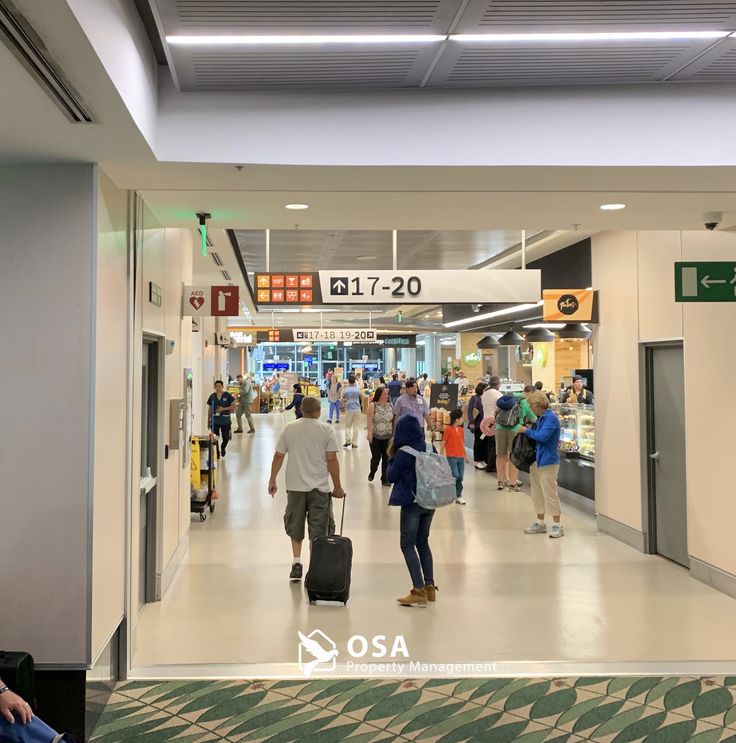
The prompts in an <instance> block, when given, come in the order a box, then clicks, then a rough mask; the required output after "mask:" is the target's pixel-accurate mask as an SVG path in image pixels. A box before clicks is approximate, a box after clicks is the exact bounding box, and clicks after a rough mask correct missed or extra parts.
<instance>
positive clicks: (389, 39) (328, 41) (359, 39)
mask: <svg viewBox="0 0 736 743" xmlns="http://www.w3.org/2000/svg"><path fill="white" fill-rule="evenodd" d="M446 38H447V37H446V36H444V35H435V34H382V35H378V34H372V35H366V34H324V35H313V34H281V35H276V34H273V35H267V36H256V35H243V36H232V35H216V36H212V35H198V36H184V35H182V36H180V35H171V36H167V37H166V41H167V42H168V43H169V44H171V45H173V46H311V45H319V46H325V45H339V44H348V45H350V44H355V45H360V46H362V45H368V44H412V45H413V44H431V43H436V42H441V41H445V39H446Z"/></svg>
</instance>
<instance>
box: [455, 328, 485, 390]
mask: <svg viewBox="0 0 736 743" xmlns="http://www.w3.org/2000/svg"><path fill="white" fill-rule="evenodd" d="M485 336H486V334H485V333H460V369H461V370H462V371H463V373H464V374H465V376H466V377H467V378H468V379H469V380H470V383H471V385H475V384H477V383H478V382H479V381H480V380H482V379H483V359H482V357H481V359H480V360H479V361H478V363H477V364H475V366H470V364H468V363H467V362H466V361H465V356H466V355H467V354H470V353H476V354H478V355H479V356H481V352H480V350H479V349H478V346H477V343H478V341H480V340H482V339H483V338H485Z"/></svg>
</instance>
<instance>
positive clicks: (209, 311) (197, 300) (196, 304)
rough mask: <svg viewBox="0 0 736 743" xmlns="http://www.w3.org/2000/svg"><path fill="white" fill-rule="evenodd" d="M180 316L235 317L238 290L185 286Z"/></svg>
mask: <svg viewBox="0 0 736 743" xmlns="http://www.w3.org/2000/svg"><path fill="white" fill-rule="evenodd" d="M182 314H183V315H192V316H197V317H237V316H238V315H239V314H240V288H239V287H237V286H229V285H226V286H185V287H184V296H183V299H182Z"/></svg>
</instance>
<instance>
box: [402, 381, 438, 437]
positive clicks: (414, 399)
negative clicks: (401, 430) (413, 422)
mask: <svg viewBox="0 0 736 743" xmlns="http://www.w3.org/2000/svg"><path fill="white" fill-rule="evenodd" d="M418 391H419V390H418V388H417V383H416V381H415V380H414V379H413V378H412V379H408V380H407V382H406V392H405V393H404V394H403V395H402V396H401V397H400V398H399V399H398V400H397V401H396V404H395V405H394V431H396V424H397V423H398V422H399V418H401V417H402V416H404V415H413V416H414V417H415V418H416V419H417V420H418V421H419V425H420V426H421V427H422V428H424V424H425V423H426V424H427V426H428V428H429V430H430V431H431V430H432V418H431V416H430V415H429V405H428V404H427V401H426V400H425V399H424V398H423V397H422V396H421V395H418V394H417V393H418Z"/></svg>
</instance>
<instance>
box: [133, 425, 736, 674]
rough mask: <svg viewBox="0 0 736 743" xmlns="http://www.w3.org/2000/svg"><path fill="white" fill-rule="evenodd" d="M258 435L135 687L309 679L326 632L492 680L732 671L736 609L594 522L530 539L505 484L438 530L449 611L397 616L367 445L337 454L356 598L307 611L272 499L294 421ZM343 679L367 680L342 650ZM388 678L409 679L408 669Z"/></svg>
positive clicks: (143, 653) (147, 632)
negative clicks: (313, 645)
mask: <svg viewBox="0 0 736 743" xmlns="http://www.w3.org/2000/svg"><path fill="white" fill-rule="evenodd" d="M255 420H256V425H257V429H258V430H257V433H256V434H255V435H254V436H248V435H239V436H236V437H235V440H234V442H233V444H232V445H231V447H230V449H229V451H228V456H227V458H226V459H225V460H224V462H223V463H222V470H221V481H220V487H219V489H220V493H221V496H222V497H221V498H220V500H219V501H218V502H217V510H216V512H215V514H214V515H212V516H210V517H209V518H208V519H207V521H206V522H205V523H200V522H199V521H198V520H197V518H196V516H194V515H193V516H192V524H191V539H190V548H189V551H188V554H187V556H186V558H185V559H184V562H183V564H182V566H181V568H180V569H179V571H178V573H177V575H176V577H175V578H174V581H173V583H172V585H171V587H170V589H169V591H168V593H167V594H166V596H165V597H164V599H163V601H161V602H160V603H155V604H149V605H147V606H145V607H144V609H143V611H142V612H141V614H140V616H139V622H138V628H137V633H136V638H137V646H136V648H135V655H134V661H133V665H134V668H135V671H134V674H135V675H137V677H139V678H143V677H151V678H161V677H171V676H177V675H179V676H182V677H187V676H201V677H215V678H223V677H225V676H228V677H231V678H238V677H243V676H249V677H265V676H271V677H289V676H293V677H298V676H300V675H301V672H300V670H299V668H298V666H297V652H298V647H299V638H298V635H297V632H298V631H301V632H303V633H304V634H305V635H306V634H309V633H311V632H312V631H313V630H315V629H319V630H321V631H322V632H323V633H325V634H326V635H327V636H329V637H330V638H332V639H333V640H334V641H335V643H336V644H337V645H338V646H339V647H341V648H343V649H344V648H345V647H346V646H347V642H348V638H350V637H351V636H354V635H362V636H364V637H366V638H368V640H369V642H370V639H371V638H373V637H374V636H376V635H383V636H386V637H387V638H388V644H389V645H391V644H392V642H393V638H394V637H395V636H396V635H401V636H403V637H404V639H405V642H406V646H407V650H408V655H409V657H410V659H411V661H416V662H420V663H433V664H449V663H455V664H457V663H484V664H485V665H484V666H483V668H482V669H480V670H479V671H478V673H481V674H482V675H490V674H492V673H507V674H508V675H524V674H525V673H547V674H555V673H560V674H563V673H589V672H598V673H603V672H606V673H619V672H623V673H636V672H645V673H656V672H661V673H681V674H693V675H700V674H709V673H723V674H726V675H727V674H728V673H730V671H731V670H734V669H736V663H730V662H729V661H732V660H733V659H735V658H736V643H734V640H733V637H734V627H736V600H733V599H731V598H729V597H727V596H725V595H723V594H721V593H719V592H717V591H715V590H714V589H712V588H710V587H708V586H706V585H704V584H702V583H700V582H698V581H696V580H693V579H691V578H690V576H689V574H688V572H687V571H685V570H684V569H682V568H680V567H678V566H677V565H675V564H673V563H670V562H668V561H667V560H665V559H662V558H659V557H656V556H647V555H642V554H640V553H638V552H637V551H635V550H633V549H632V548H630V547H628V546H626V545H624V544H622V543H621V542H618V541H617V540H615V539H613V538H611V537H608V536H606V535H603V534H599V533H598V532H597V530H596V528H595V524H594V522H593V520H592V518H591V517H588V516H585V515H584V514H582V513H573V512H572V511H571V510H570V509H568V510H567V511H566V512H565V513H564V515H563V523H564V524H565V527H566V530H567V533H566V536H565V537H564V538H562V539H559V540H552V539H549V538H547V537H546V536H543V535H542V536H537V535H535V536H528V535H525V534H524V533H523V529H524V527H525V526H527V525H528V524H529V522H530V520H531V518H532V514H531V504H530V500H529V497H528V494H527V493H513V494H511V493H507V492H503V493H497V492H496V490H495V487H494V486H495V480H494V478H493V477H492V476H490V475H487V474H485V473H483V472H476V471H474V470H473V469H472V467H471V468H470V469H469V470H467V471H466V480H465V494H464V495H465V498H466V499H467V501H468V505H467V506H456V505H453V506H451V507H448V508H445V509H442V510H441V511H439V512H438V513H437V514H436V516H435V520H434V524H433V528H432V536H431V545H432V549H433V551H434V557H435V564H436V582H437V584H438V586H439V596H438V601H437V603H436V604H435V605H430V607H429V608H427V609H406V608H401V607H399V606H397V605H396V604H395V602H394V598H395V597H396V596H398V595H401V594H403V593H405V592H406V591H407V590H408V589H409V587H410V583H409V580H408V575H407V572H406V568H405V566H404V562H403V558H402V555H401V552H400V550H399V546H398V522H399V512H398V509H395V508H389V507H387V505H386V501H387V496H388V492H387V489H386V488H382V487H381V485H380V483H379V482H373V483H369V482H368V481H367V473H368V461H369V451H368V445H367V442H366V441H365V438H364V437H363V438H362V440H361V442H360V447H359V448H358V449H350V450H344V451H342V452H341V453H340V462H341V468H342V477H343V483H344V486H345V488H346V490H347V492H348V498H347V506H346V507H347V511H346V516H345V532H346V535H348V536H350V537H351V539H352V540H353V543H354V553H355V557H354V564H353V591H352V598H351V600H350V603H349V604H348V606H347V607H346V608H344V607H342V606H310V605H309V604H308V602H307V600H306V596H305V594H304V592H303V588H302V586H301V585H300V584H292V583H290V582H289V581H288V572H289V569H290V563H291V556H290V544H289V540H288V538H287V537H286V536H285V534H284V533H283V524H282V515H283V510H284V503H285V492H284V487H283V477H282V478H281V479H280V492H279V493H278V495H277V496H276V498H275V500H272V499H271V497H270V496H269V495H268V493H267V490H266V486H267V480H268V473H269V468H270V462H271V457H272V454H273V447H274V443H275V439H276V437H277V436H278V434H279V432H280V431H281V429H282V427H283V426H284V425H285V424H286V422H288V421H289V420H291V418H290V416H289V414H288V413H287V414H286V417H285V416H284V414H279V413H277V414H271V415H268V416H263V415H261V416H256V419H255ZM339 433H340V434H341V433H342V432H341V428H340V429H339ZM624 483H625V481H624V478H623V476H622V486H624ZM363 660H364V661H371V660H372V659H371V658H370V657H367V658H364V659H363ZM382 660H384V661H385V660H386V659H385V658H384V659H382ZM388 660H390V659H388ZM398 660H404V657H403V656H400V657H399V658H398ZM376 662H378V661H376ZM351 664H352V665H351ZM642 664H646V666H645V665H642ZM162 669H165V673H164V672H162ZM373 672H374V670H373V669H371V670H370V673H373ZM335 673H341V674H345V675H350V674H359V673H360V669H359V668H356V667H355V662H354V661H353V660H351V658H350V657H349V656H348V655H347V653H346V652H344V650H343V651H342V652H341V653H340V657H339V659H338V661H337V664H336V669H335ZM364 673H365V671H364ZM378 673H379V675H385V676H389V675H396V676H399V677H400V676H401V675H402V673H403V675H404V676H405V675H406V671H405V669H402V668H396V667H389V668H386V669H383V671H381V672H378ZM473 673H474V671H473V670H472V669H470V670H468V671H467V672H466V673H462V672H460V673H457V674H455V675H473ZM412 674H413V675H423V671H422V668H415V669H414V670H413V671H412ZM424 675H427V676H432V675H436V673H434V674H433V673H432V671H431V670H427V672H426V674H424Z"/></svg>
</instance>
